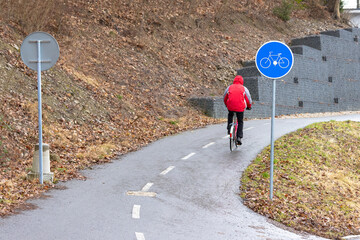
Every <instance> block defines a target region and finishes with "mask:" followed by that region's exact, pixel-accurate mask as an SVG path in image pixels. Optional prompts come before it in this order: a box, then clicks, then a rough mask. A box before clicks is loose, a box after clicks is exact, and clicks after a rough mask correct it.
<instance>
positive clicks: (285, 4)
mask: <svg viewBox="0 0 360 240" xmlns="http://www.w3.org/2000/svg"><path fill="white" fill-rule="evenodd" d="M293 7H294V4H293V2H292V1H291V0H290V1H289V0H283V1H282V3H281V5H280V6H278V7H275V8H274V9H273V13H274V15H275V16H277V17H278V18H280V19H281V20H283V21H284V22H287V21H289V20H290V15H291V12H292V10H293Z"/></svg>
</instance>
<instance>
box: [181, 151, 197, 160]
mask: <svg viewBox="0 0 360 240" xmlns="http://www.w3.org/2000/svg"><path fill="white" fill-rule="evenodd" d="M195 154H196V153H194V152H193V153H190V154H189V155H187V156H185V157H183V158H182V160H187V159H189V158H191V157H192V156H194V155H195Z"/></svg>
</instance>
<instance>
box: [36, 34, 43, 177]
mask: <svg viewBox="0 0 360 240" xmlns="http://www.w3.org/2000/svg"><path fill="white" fill-rule="evenodd" d="M37 52H38V58H37V78H38V112H39V171H40V184H43V182H44V180H43V147H42V107H41V105H42V104H41V41H40V40H38V41H37Z"/></svg>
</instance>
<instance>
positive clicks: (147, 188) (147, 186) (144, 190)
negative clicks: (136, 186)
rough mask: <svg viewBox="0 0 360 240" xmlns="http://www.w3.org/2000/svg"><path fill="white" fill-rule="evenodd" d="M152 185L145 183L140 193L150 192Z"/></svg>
mask: <svg viewBox="0 0 360 240" xmlns="http://www.w3.org/2000/svg"><path fill="white" fill-rule="evenodd" d="M153 185H154V183H147V184H146V185H145V186H144V187H143V188H142V189H141V191H142V192H147V191H149V190H150V188H151V187H152V186H153Z"/></svg>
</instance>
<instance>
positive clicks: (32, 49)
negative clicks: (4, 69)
mask: <svg viewBox="0 0 360 240" xmlns="http://www.w3.org/2000/svg"><path fill="white" fill-rule="evenodd" d="M20 53H21V59H22V60H23V62H24V63H25V65H26V66H28V67H29V68H30V69H32V70H35V71H37V80H38V82H37V86H38V115H39V164H38V166H39V169H38V170H39V173H38V174H39V180H40V184H43V181H44V179H43V176H44V175H43V139H42V103H41V72H42V71H45V70H48V69H50V68H51V67H52V66H54V65H55V63H56V62H57V60H58V58H59V55H60V50H59V45H58V43H57V41H56V40H55V38H54V37H53V36H51V35H50V34H48V33H45V32H34V33H31V34H30V35H28V36H27V37H26V38H25V39H24V41H23V43H22V44H21V48H20ZM34 159H36V158H34ZM34 165H36V166H37V164H33V166H34ZM46 165H47V164H46ZM33 170H35V169H34V168H33ZM36 174H37V173H36Z"/></svg>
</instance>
